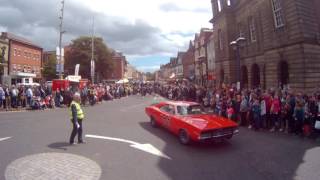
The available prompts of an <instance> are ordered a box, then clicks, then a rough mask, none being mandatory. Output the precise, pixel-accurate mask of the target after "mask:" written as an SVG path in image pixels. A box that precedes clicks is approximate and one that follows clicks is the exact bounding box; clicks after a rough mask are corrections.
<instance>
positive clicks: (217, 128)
mask: <svg viewBox="0 0 320 180" xmlns="http://www.w3.org/2000/svg"><path fill="white" fill-rule="evenodd" d="M145 112H146V113H147V115H148V116H149V117H150V124H151V126H152V127H158V126H162V127H164V128H166V129H168V130H169V131H171V132H173V133H174V134H176V135H177V136H178V137H179V141H180V142H181V143H182V144H190V143H191V142H193V141H198V142H203V141H212V140H224V139H230V138H232V136H233V135H234V134H237V133H238V132H239V130H238V125H237V124H236V123H235V122H233V121H231V120H229V119H227V118H224V117H220V116H217V115H213V114H207V113H205V112H204V110H203V109H202V107H201V106H200V105H199V104H198V103H194V102H184V101H174V102H173V101H167V102H160V103H156V104H153V105H151V106H148V107H146V108H145Z"/></svg>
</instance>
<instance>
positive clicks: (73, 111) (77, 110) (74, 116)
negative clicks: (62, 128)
mask: <svg viewBox="0 0 320 180" xmlns="http://www.w3.org/2000/svg"><path fill="white" fill-rule="evenodd" d="M80 102H81V96H80V93H78V92H76V93H75V94H74V95H73V101H72V102H71V104H70V115H71V122H72V124H73V130H72V133H71V136H70V141H69V142H70V144H75V142H74V138H75V137H76V135H77V134H78V143H84V141H83V139H82V121H83V119H84V113H83V111H82V109H81V106H80Z"/></svg>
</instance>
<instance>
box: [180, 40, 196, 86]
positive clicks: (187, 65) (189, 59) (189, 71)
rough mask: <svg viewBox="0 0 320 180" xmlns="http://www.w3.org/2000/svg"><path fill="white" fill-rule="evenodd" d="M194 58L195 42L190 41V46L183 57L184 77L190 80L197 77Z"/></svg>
mask: <svg viewBox="0 0 320 180" xmlns="http://www.w3.org/2000/svg"><path fill="white" fill-rule="evenodd" d="M194 59H195V58H194V44H193V42H192V41H190V43H189V48H188V50H187V51H186V53H185V54H184V56H183V58H182V65H183V77H184V78H186V79H189V80H193V79H194V78H195V72H194V63H195V61H194Z"/></svg>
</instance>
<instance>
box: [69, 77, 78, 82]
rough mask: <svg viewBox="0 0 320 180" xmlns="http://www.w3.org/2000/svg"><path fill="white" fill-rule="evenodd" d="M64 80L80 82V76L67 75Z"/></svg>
mask: <svg viewBox="0 0 320 180" xmlns="http://www.w3.org/2000/svg"><path fill="white" fill-rule="evenodd" d="M66 80H69V81H71V82H80V80H81V76H67V77H66Z"/></svg>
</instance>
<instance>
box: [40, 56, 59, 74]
mask: <svg viewBox="0 0 320 180" xmlns="http://www.w3.org/2000/svg"><path fill="white" fill-rule="evenodd" d="M42 75H43V77H44V78H45V79H46V80H52V79H55V78H56V57H55V55H51V56H50V57H49V60H48V61H46V62H45V63H44V64H43V72H42Z"/></svg>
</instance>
